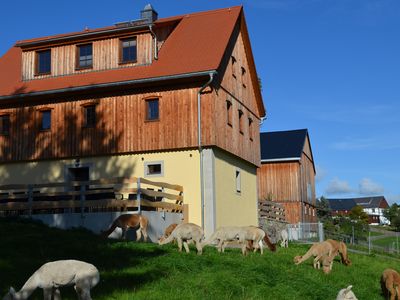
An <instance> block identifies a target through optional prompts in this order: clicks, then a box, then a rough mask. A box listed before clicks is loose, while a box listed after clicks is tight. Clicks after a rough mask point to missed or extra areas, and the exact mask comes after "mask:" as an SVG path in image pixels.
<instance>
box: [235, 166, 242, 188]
mask: <svg viewBox="0 0 400 300" xmlns="http://www.w3.org/2000/svg"><path fill="white" fill-rule="evenodd" d="M235 179H236V193H239V194H240V193H241V192H242V178H241V173H240V170H237V169H236V171H235Z"/></svg>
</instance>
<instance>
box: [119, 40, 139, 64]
mask: <svg viewBox="0 0 400 300" xmlns="http://www.w3.org/2000/svg"><path fill="white" fill-rule="evenodd" d="M136 59H137V52H136V38H130V39H124V40H121V58H120V62H121V63H130V62H136Z"/></svg>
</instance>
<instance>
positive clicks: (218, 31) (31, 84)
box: [0, 6, 265, 116]
mask: <svg viewBox="0 0 400 300" xmlns="http://www.w3.org/2000/svg"><path fill="white" fill-rule="evenodd" d="M241 21H242V28H243V26H244V28H245V31H246V32H245V35H244V36H245V37H247V36H248V35H247V28H246V25H245V21H244V17H243V7H242V6H236V7H230V8H225V9H219V10H213V11H206V12H199V13H193V14H187V15H183V16H176V17H169V18H164V19H159V20H157V21H156V22H155V23H154V26H156V27H157V26H161V27H162V26H165V25H169V24H171V23H174V24H176V27H175V28H174V30H173V31H172V33H171V34H170V36H169V37H168V38H167V39H166V41H165V43H164V44H163V47H162V48H161V50H160V52H159V56H158V60H155V61H153V63H152V64H151V65H148V66H135V67H127V68H121V69H115V70H105V71H97V72H88V73H82V74H73V75H67V76H60V77H51V78H46V79H40V80H31V81H22V79H21V78H22V76H21V70H22V67H21V64H22V48H21V47H24V46H26V45H29V44H32V43H46V42H47V43H50V42H51V41H54V40H57V39H74V38H79V37H80V36H82V35H85V34H93V35H94V34H102V33H103V32H109V31H110V30H112V29H113V28H114V29H115V27H112V26H111V27H105V28H100V29H94V30H84V31H82V32H74V33H68V34H61V35H55V36H50V37H42V38H36V39H30V40H24V41H19V42H17V44H16V45H14V46H13V47H12V48H11V49H9V51H8V52H6V53H5V54H4V55H3V56H2V57H1V58H0V100H8V99H16V98H21V97H25V96H31V95H35V94H36V95H40V94H41V93H46V92H50V93H51V92H64V90H71V89H74V88H76V89H77V88H83V87H88V88H96V87H100V86H104V84H110V83H121V84H124V83H126V84H128V83H134V82H135V81H137V82H139V81H144V80H149V79H154V80H157V79H160V78H170V77H173V76H179V75H182V74H188V75H191V74H193V76H195V75H196V74H199V73H205V72H211V71H217V70H218V69H219V67H220V65H221V63H222V60H223V56H224V54H225V51H226V49H227V46H228V43H229V40H230V38H231V36H232V34H233V32H234V29H235V26H236V24H237V23H238V22H241ZM243 24H244V25H243ZM115 30H117V29H115ZM247 42H248V45H249V47H250V42H249V41H247ZM250 50H251V48H250ZM247 55H248V56H249V63H250V64H252V62H253V56H252V54H251V51H248V52H247ZM251 68H252V69H253V70H254V74H253V77H254V78H255V79H254V80H253V84H254V86H255V94H256V98H257V102H258V105H259V111H260V114H261V116H264V115H265V108H264V105H263V102H262V96H261V92H260V88H259V83H258V80H257V74H256V70H255V66H254V64H252V66H251Z"/></svg>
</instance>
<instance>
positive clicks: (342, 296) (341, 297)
mask: <svg viewBox="0 0 400 300" xmlns="http://www.w3.org/2000/svg"><path fill="white" fill-rule="evenodd" d="M352 287H353V286H352V285H349V286H348V287H347V288H345V289H341V290H340V291H339V293H338V295H337V297H336V300H357V297H356V295H354V293H353V291H352V290H351V288H352Z"/></svg>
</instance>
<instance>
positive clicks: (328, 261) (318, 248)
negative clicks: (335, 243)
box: [293, 241, 334, 273]
mask: <svg viewBox="0 0 400 300" xmlns="http://www.w3.org/2000/svg"><path fill="white" fill-rule="evenodd" d="M332 254H333V247H332V245H331V244H330V243H329V242H327V241H325V242H321V243H315V244H313V245H312V246H311V248H310V249H309V250H308V251H307V252H306V254H304V255H303V256H295V258H294V259H293V260H294V263H295V264H296V265H298V264H301V263H302V262H303V261H306V260H307V259H309V258H310V257H311V256H314V257H315V258H314V263H313V267H314V268H315V269H317V268H318V269H319V268H320V260H322V263H323V270H324V272H325V273H329V272H330V271H331V269H332V261H333V257H334V256H332Z"/></svg>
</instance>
